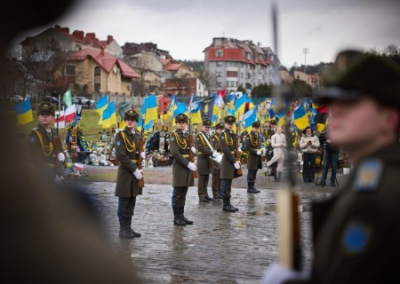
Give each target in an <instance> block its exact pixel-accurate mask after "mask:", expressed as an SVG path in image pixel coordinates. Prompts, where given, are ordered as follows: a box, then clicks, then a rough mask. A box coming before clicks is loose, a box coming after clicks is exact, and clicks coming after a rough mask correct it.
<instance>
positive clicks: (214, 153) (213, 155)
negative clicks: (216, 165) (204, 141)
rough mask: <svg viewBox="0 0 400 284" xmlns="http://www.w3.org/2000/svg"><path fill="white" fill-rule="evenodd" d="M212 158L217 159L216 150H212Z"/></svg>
mask: <svg viewBox="0 0 400 284" xmlns="http://www.w3.org/2000/svg"><path fill="white" fill-rule="evenodd" d="M212 157H213V158H216V157H217V150H214V152H213V153H212Z"/></svg>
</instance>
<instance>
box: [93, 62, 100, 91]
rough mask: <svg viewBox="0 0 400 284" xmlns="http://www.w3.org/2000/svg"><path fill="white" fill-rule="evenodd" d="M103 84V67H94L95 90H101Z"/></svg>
mask: <svg viewBox="0 0 400 284" xmlns="http://www.w3.org/2000/svg"><path fill="white" fill-rule="evenodd" d="M100 86H101V69H100V67H99V66H96V67H95V68H94V91H95V92H99V91H100Z"/></svg>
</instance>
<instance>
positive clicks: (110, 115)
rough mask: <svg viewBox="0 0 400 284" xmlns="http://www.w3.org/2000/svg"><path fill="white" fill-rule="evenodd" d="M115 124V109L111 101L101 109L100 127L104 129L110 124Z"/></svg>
mask: <svg viewBox="0 0 400 284" xmlns="http://www.w3.org/2000/svg"><path fill="white" fill-rule="evenodd" d="M114 124H117V113H116V111H115V104H114V102H111V103H110V104H109V105H108V107H107V108H106V109H105V110H104V111H103V117H102V123H101V125H102V127H103V128H104V129H106V128H109V127H111V126H112V125H114Z"/></svg>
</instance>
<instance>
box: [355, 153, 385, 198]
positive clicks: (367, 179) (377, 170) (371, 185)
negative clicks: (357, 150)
mask: <svg viewBox="0 0 400 284" xmlns="http://www.w3.org/2000/svg"><path fill="white" fill-rule="evenodd" d="M382 172H383V163H382V161H380V160H378V159H369V160H366V161H364V162H362V164H361V165H360V166H359V167H358V170H357V174H356V178H355V179H354V189H355V190H356V191H360V192H370V191H374V190H375V189H376V188H377V187H378V185H379V183H380V181H381V177H382Z"/></svg>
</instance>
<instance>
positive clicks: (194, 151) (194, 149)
mask: <svg viewBox="0 0 400 284" xmlns="http://www.w3.org/2000/svg"><path fill="white" fill-rule="evenodd" d="M190 150H192V152H193V154H196V153H197V150H196V148H195V147H194V146H192V148H190Z"/></svg>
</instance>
